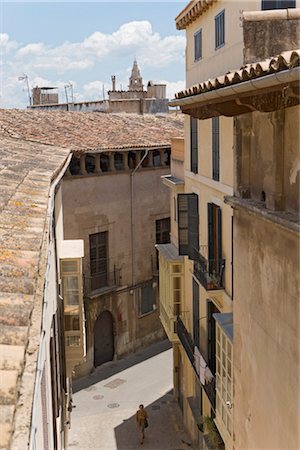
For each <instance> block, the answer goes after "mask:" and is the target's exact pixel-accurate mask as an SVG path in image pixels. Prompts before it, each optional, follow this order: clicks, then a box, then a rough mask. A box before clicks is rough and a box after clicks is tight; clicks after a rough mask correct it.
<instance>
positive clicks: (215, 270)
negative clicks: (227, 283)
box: [194, 245, 225, 291]
mask: <svg viewBox="0 0 300 450" xmlns="http://www.w3.org/2000/svg"><path fill="white" fill-rule="evenodd" d="M203 253H204V254H207V253H208V247H207V246H204V245H203V246H200V252H198V255H197V258H196V259H197V260H196V261H194V275H195V277H196V278H197V280H198V281H199V282H200V284H201V285H202V286H203V287H204V288H205V289H206V290H207V291H212V290H218V289H224V270H225V259H221V258H220V259H208V258H207V257H205V256H203Z"/></svg>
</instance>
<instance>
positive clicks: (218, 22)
mask: <svg viewBox="0 0 300 450" xmlns="http://www.w3.org/2000/svg"><path fill="white" fill-rule="evenodd" d="M224 44H225V10H223V11H221V12H220V13H219V14H218V15H217V16H216V17H215V47H216V49H218V48H220V47H222V46H223V45H224Z"/></svg>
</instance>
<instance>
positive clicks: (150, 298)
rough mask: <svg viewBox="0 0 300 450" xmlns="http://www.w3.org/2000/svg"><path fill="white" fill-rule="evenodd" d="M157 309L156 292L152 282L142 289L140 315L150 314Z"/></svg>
mask: <svg viewBox="0 0 300 450" xmlns="http://www.w3.org/2000/svg"><path fill="white" fill-rule="evenodd" d="M154 309H155V291H154V288H153V287H152V281H151V282H149V283H148V284H146V285H144V286H142V287H141V289H140V315H144V314H148V313H150V312H152V311H153V310H154Z"/></svg>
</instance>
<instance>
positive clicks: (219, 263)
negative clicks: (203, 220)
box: [207, 203, 223, 282]
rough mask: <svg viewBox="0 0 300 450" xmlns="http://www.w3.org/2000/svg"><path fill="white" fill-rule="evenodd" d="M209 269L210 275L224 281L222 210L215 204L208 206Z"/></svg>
mask: <svg viewBox="0 0 300 450" xmlns="http://www.w3.org/2000/svg"><path fill="white" fill-rule="evenodd" d="M207 216H208V267H209V274H210V275H212V276H215V277H217V278H218V280H219V282H221V281H222V275H223V274H222V270H223V259H222V210H221V208H220V207H219V206H217V205H215V204H214V203H208V204H207Z"/></svg>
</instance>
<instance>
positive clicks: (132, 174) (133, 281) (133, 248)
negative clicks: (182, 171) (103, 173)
mask: <svg viewBox="0 0 300 450" xmlns="http://www.w3.org/2000/svg"><path fill="white" fill-rule="evenodd" d="M148 153H149V150H146V152H145V154H144V156H143V157H142V159H141V160H140V162H139V163H138V165H137V166H136V167H135V169H134V170H133V171H132V172H131V173H130V191H131V287H132V292H131V293H132V302H133V308H132V314H133V322H132V335H133V340H132V341H133V345H132V351H133V352H135V350H136V338H137V332H136V318H135V304H136V302H135V299H136V294H135V291H136V289H135V284H136V282H135V211H134V184H133V181H134V179H133V177H134V174H135V172H136V171H137V170H138V168H139V167H140V165H141V164H142V162H143V161H144V160H145V158H146V157H147V156H148Z"/></svg>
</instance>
